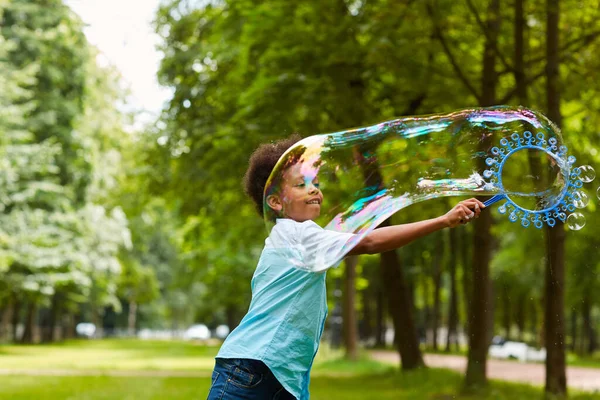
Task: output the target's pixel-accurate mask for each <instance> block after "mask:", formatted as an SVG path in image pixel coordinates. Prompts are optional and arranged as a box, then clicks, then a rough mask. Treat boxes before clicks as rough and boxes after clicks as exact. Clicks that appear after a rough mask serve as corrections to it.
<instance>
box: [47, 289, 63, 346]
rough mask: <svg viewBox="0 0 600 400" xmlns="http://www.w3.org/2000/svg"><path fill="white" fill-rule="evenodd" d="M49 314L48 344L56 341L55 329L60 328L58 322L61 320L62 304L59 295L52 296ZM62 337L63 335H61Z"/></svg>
mask: <svg viewBox="0 0 600 400" xmlns="http://www.w3.org/2000/svg"><path fill="white" fill-rule="evenodd" d="M51 308H52V310H51V312H50V327H49V329H50V337H49V340H50V342H56V341H57V340H58V337H57V331H58V330H57V328H58V326H60V322H59V321H60V320H61V319H62V302H61V295H60V293H55V294H54V296H52V305H51ZM63 336H64V335H63Z"/></svg>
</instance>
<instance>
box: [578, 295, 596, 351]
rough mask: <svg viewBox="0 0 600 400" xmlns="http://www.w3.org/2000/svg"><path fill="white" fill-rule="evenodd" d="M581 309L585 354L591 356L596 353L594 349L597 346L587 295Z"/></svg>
mask: <svg viewBox="0 0 600 400" xmlns="http://www.w3.org/2000/svg"><path fill="white" fill-rule="evenodd" d="M582 308H583V312H582V314H583V329H584V332H585V337H586V339H587V347H586V353H587V354H589V355H593V354H594V352H595V351H596V348H597V347H598V344H597V340H596V331H595V330H594V324H593V323H592V306H591V301H590V296H589V295H586V296H585V298H584V299H583V304H582ZM582 336H583V335H582Z"/></svg>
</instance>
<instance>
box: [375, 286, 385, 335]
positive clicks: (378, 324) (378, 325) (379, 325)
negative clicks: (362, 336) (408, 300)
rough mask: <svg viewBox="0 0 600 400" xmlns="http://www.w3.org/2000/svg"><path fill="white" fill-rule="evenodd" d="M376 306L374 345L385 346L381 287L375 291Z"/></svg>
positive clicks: (383, 307) (383, 304) (383, 301)
mask: <svg viewBox="0 0 600 400" xmlns="http://www.w3.org/2000/svg"><path fill="white" fill-rule="evenodd" d="M376 296H377V299H376V300H377V306H376V309H375V315H376V316H375V346H376V347H385V300H384V295H383V288H381V287H380V288H379V290H378V291H377V294H376Z"/></svg>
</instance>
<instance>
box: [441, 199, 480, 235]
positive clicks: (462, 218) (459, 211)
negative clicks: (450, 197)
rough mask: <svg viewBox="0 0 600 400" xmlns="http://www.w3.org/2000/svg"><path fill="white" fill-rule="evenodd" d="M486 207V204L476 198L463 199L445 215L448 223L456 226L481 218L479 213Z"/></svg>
mask: <svg viewBox="0 0 600 400" xmlns="http://www.w3.org/2000/svg"><path fill="white" fill-rule="evenodd" d="M484 208H485V205H483V203H482V202H481V201H479V200H477V199H476V198H470V199H468V200H463V201H461V202H460V203H458V204H457V205H455V206H454V207H453V208H452V209H451V210H450V211H448V212H447V213H446V215H444V218H445V219H446V225H447V226H448V227H449V228H454V227H455V226H458V225H465V224H468V223H469V222H471V221H472V220H473V219H475V218H479V214H480V213H481V210H483V209H484Z"/></svg>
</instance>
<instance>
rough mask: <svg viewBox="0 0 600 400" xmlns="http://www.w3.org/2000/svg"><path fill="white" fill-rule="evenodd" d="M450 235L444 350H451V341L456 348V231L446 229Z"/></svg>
mask: <svg viewBox="0 0 600 400" xmlns="http://www.w3.org/2000/svg"><path fill="white" fill-rule="evenodd" d="M448 235H449V236H450V254H449V256H450V257H449V258H448V270H449V273H450V302H449V303H448V336H447V337H446V351H447V352H450V351H451V346H452V343H454V344H455V346H456V349H457V350H458V337H457V328H458V299H457V297H456V293H457V291H456V264H457V259H458V257H457V250H458V246H457V243H456V242H457V233H456V229H450V230H449V231H448Z"/></svg>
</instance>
